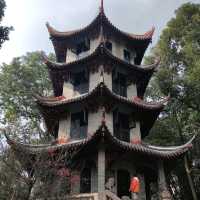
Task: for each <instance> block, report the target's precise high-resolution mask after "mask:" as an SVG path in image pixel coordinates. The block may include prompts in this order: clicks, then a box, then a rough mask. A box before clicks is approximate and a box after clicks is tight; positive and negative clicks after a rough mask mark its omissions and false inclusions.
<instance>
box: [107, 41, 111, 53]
mask: <svg viewBox="0 0 200 200" xmlns="http://www.w3.org/2000/svg"><path fill="white" fill-rule="evenodd" d="M105 46H106V49H108V50H109V51H111V52H112V43H111V42H109V41H107V42H106V43H105Z"/></svg>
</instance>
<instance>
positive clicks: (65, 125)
mask: <svg viewBox="0 0 200 200" xmlns="http://www.w3.org/2000/svg"><path fill="white" fill-rule="evenodd" d="M70 124H71V117H70V115H68V117H67V118H66V119H61V120H60V121H59V129H58V139H61V138H66V139H69V138H70V128H71V126H70Z"/></svg>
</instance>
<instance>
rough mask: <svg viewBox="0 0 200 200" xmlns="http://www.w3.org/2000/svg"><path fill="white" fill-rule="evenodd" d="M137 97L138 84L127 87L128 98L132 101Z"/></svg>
mask: <svg viewBox="0 0 200 200" xmlns="http://www.w3.org/2000/svg"><path fill="white" fill-rule="evenodd" d="M135 96H137V87H136V84H133V83H131V85H129V86H128V87H127V98H129V99H131V98H133V97H135Z"/></svg>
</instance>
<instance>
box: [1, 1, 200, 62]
mask: <svg viewBox="0 0 200 200" xmlns="http://www.w3.org/2000/svg"><path fill="white" fill-rule="evenodd" d="M186 2H194V3H200V0H191V1H188V0H105V2H104V7H105V12H106V15H107V17H108V18H109V19H110V20H111V21H112V22H113V24H114V25H116V26H117V27H118V28H120V29H122V30H124V31H128V32H132V33H138V34H143V33H144V32H146V31H148V30H149V29H151V27H152V26H155V27H156V32H155V35H154V37H153V44H152V45H154V44H155V43H156V42H157V40H158V38H159V35H160V33H161V31H162V30H163V28H164V27H165V26H166V23H167V22H168V21H169V19H170V18H171V17H173V16H174V11H175V10H176V9H177V8H178V7H179V6H180V5H181V4H183V3H186ZM6 3H7V9H6V12H5V18H4V20H3V24H6V25H12V26H13V27H14V31H12V32H11V34H10V40H9V41H8V42H5V43H4V45H3V47H2V49H1V50H0V63H2V62H10V61H11V60H12V58H13V57H17V56H21V55H24V54H25V53H26V52H31V51H36V50H43V51H45V52H47V53H48V52H53V48H52V44H51V41H50V40H49V35H48V32H47V29H46V27H45V23H46V22H47V21H48V22H49V23H50V24H51V25H52V26H53V27H55V28H56V29H57V30H60V31H66V30H71V29H77V28H80V27H84V26H86V25H88V24H89V23H90V22H91V20H93V19H94V17H95V16H96V15H97V14H98V11H99V5H100V0H6ZM152 45H151V46H150V47H152Z"/></svg>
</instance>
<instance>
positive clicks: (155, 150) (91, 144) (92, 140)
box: [7, 123, 195, 167]
mask: <svg viewBox="0 0 200 200" xmlns="http://www.w3.org/2000/svg"><path fill="white" fill-rule="evenodd" d="M194 138H195V137H193V138H192V139H191V140H189V141H188V142H187V143H186V144H184V145H181V146H174V147H158V146H152V145H148V144H146V143H141V144H133V143H128V142H124V141H121V140H119V139H117V138H116V137H114V136H113V134H112V133H111V132H110V131H109V130H108V128H107V126H106V124H104V123H102V125H100V127H99V129H98V130H97V131H96V132H95V133H94V134H93V135H92V136H91V137H89V138H87V139H83V140H78V141H68V142H66V143H65V144H46V145H37V146H36V145H27V144H22V143H19V142H16V141H14V140H12V139H10V138H9V137H8V136H7V142H8V143H9V144H10V146H11V148H12V149H13V150H14V152H15V153H16V154H17V155H18V159H19V160H20V159H21V162H22V163H24V165H25V166H26V167H30V166H32V165H34V162H36V161H37V162H38V161H39V160H38V159H37V157H38V158H39V157H40V156H41V155H46V156H45V158H48V157H49V159H51V156H52V153H54V154H55V155H56V154H59V153H63V152H64V153H65V154H66V156H67V153H68V154H73V153H72V152H74V151H76V152H77V153H76V154H74V156H73V158H72V159H78V158H80V156H82V155H83V154H84V155H85V154H87V155H90V154H94V153H95V152H96V151H98V146H99V145H98V144H100V143H103V144H104V146H105V149H106V151H107V152H113V151H114V152H124V153H129V154H130V155H132V156H134V157H135V158H136V157H140V158H141V157H142V158H143V159H151V160H157V159H161V160H163V161H167V162H168V163H169V162H170V161H175V160H177V159H178V158H181V157H182V156H184V154H185V153H186V152H187V151H188V150H189V149H190V148H191V147H192V141H193V140H194ZM21 154H25V155H26V156H28V158H30V159H27V160H24V158H23V157H21V156H20V155H21Z"/></svg>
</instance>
